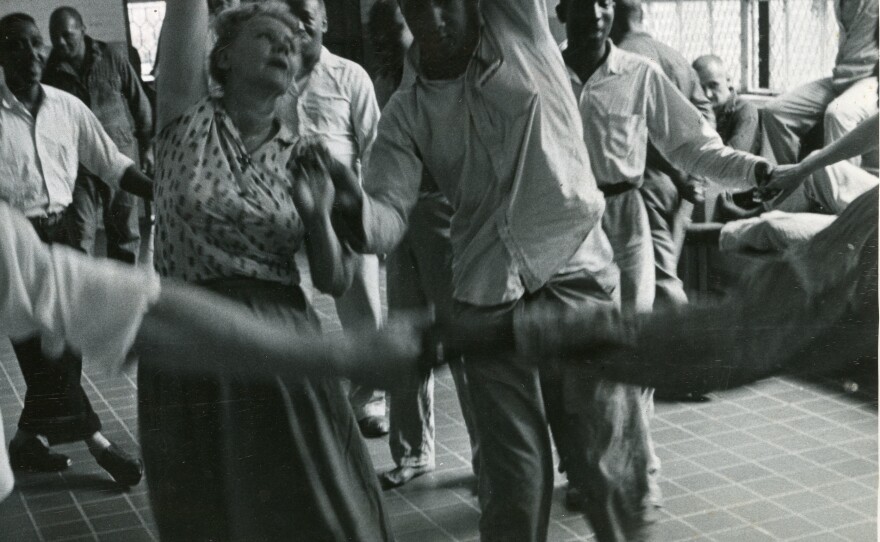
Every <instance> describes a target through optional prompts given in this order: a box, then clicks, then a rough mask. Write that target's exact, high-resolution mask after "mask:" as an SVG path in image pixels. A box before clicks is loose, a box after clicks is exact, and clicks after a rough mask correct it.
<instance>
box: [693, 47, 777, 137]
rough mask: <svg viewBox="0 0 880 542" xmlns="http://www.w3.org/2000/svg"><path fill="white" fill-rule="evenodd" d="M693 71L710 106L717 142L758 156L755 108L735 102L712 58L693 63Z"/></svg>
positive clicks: (758, 123)
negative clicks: (719, 140) (718, 136)
mask: <svg viewBox="0 0 880 542" xmlns="http://www.w3.org/2000/svg"><path fill="white" fill-rule="evenodd" d="M694 70H696V72H697V76H698V77H699V78H700V86H702V87H703V92H705V94H706V97H707V98H709V101H710V102H711V103H712V109H713V110H714V111H715V122H716V124H717V126H716V128H717V130H718V135H720V136H721V141H723V142H724V144H725V145H727V146H729V147H733V148H734V149H737V150H740V151H745V152H749V153H752V154H758V153H759V152H760V151H761V121H760V117H759V116H758V108H757V107H755V106H754V105H753V104H751V103H749V102H747V101H745V100H740V99H739V96H737V93H736V89H735V88H734V87H733V84H732V83H731V81H730V77H729V76H728V75H727V68H725V66H724V61H722V60H721V59H720V58H719V57H717V56H715V55H703V56H701V57H699V58H698V59H696V60H695V61H694Z"/></svg>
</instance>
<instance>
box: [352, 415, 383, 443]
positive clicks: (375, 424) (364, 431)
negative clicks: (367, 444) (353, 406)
mask: <svg viewBox="0 0 880 542" xmlns="http://www.w3.org/2000/svg"><path fill="white" fill-rule="evenodd" d="M358 428H360V430H361V435H363V436H364V437H365V438H379V437H384V436H385V435H387V434H388V429H389V427H388V418H386V417H385V416H367V417H366V418H361V419H360V420H358Z"/></svg>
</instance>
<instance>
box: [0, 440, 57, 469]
mask: <svg viewBox="0 0 880 542" xmlns="http://www.w3.org/2000/svg"><path fill="white" fill-rule="evenodd" d="M9 463H10V464H11V465H12V468H13V469H15V470H24V471H33V472H58V471H62V470H64V469H66V468H67V467H69V466H70V463H71V461H70V458H69V457H67V456H66V455H64V454H56V453H54V452H52V451H50V450H49V448H47V447H46V446H45V445H44V444H43V443H42V442H40V439H38V438H36V437H33V438H29V439H27V440H24V441H19V443H16V441H15V440H13V441H12V442H10V443H9Z"/></svg>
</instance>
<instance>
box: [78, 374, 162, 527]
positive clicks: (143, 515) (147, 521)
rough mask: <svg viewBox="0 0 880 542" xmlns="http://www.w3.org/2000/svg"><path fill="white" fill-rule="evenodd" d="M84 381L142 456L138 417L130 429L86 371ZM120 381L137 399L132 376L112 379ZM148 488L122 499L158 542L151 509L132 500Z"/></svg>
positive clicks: (136, 451)
mask: <svg viewBox="0 0 880 542" xmlns="http://www.w3.org/2000/svg"><path fill="white" fill-rule="evenodd" d="M83 379H84V380H85V382H86V383H87V384H88V389H89V390H90V391H91V392H92V393H94V395H96V396H97V397H99V398H100V401H101V402H102V403H103V404H106V405H107V406H108V411H109V413H110V414H111V415H112V416H113V418H114V419H115V421H117V422H118V423H119V424H120V425H122V428H123V430H124V432H125V434H127V435H128V437H129V438H130V439H131V443H129V444H128V445H127V446H126V448H127V449H128V450H130V452H131V453H137V455H140V446H139V444H138V443H139V442H140V438H139V436H138V435H137V434H136V433H137V428H136V424H137V416H135V417H134V424H133V425H134V426H135V427H133V428H132V427H129V426H130V425H132V422H131V421H126V420H124V419H123V418H121V417H120V416H119V415H118V413H117V412H116V409H115V408H113V407H112V406H111V404H110V402H109V401H108V400H107V399H106V398H105V397H104V395H103V394H102V393H101V389H100V388H99V387H98V386H97V385H96V384H95V382H94V381H93V380H92V378H91V377H90V376H89V374H88V373H87V372H85V371H84V372H83ZM119 380H123V381H124V382H126V383H127V384H128V386H127V389H128V390H129V392H130V397H136V396H137V385H136V384H135V382H134V380H132V378H131V375H130V374H124V375H122V377H114V378H113V379H112V381H119ZM90 398H91V395H90ZM129 401H130V399H129ZM135 404H137V400H136V399H135ZM107 436H108V438H110V439H111V440H114V439H113V436H111V435H109V434H108V435H107ZM131 444H134V446H136V447H137V449H133V448H132V447H131ZM146 487H147V485H146V482H142V483H141V484H139V485H138V486H136V487H134V488H132V489H131V490H130V492H131V493H123V494H122V498H124V499H125V500H126V501H127V502H128V504H129V506H130V508H131V510H133V511H134V514H135V515H136V516H137V519H138V522H139V523H140V526H141V527H142V528H143V529H144V530H146V532H147V533H148V534H149V535H150V538H151V539H152V540H155V541H158V540H159V536H158V534H156V533H155V531H156V527H155V523H154V522H153V519H152V515H151V514H150V512H149V507H147V508H146V509H145V510H139V509H138V508H137V507H136V506H135V505H134V503H132V501H131V498H130V494H139V493H144V494H146ZM74 500H76V499H75V498H74ZM84 517H86V520H87V521H88V517H87V516H85V514H84ZM126 529H127V528H126ZM126 529H119V530H120V531H121V530H126ZM112 532H113V531H108V532H107V533H105V534H112Z"/></svg>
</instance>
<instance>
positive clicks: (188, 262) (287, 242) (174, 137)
mask: <svg viewBox="0 0 880 542" xmlns="http://www.w3.org/2000/svg"><path fill="white" fill-rule="evenodd" d="M292 146H293V136H292V135H291V133H290V132H289V131H287V130H286V129H285V128H284V127H282V128H281V129H280V130H279V132H278V133H277V135H275V137H273V138H272V139H271V140H269V141H267V142H266V143H264V144H263V145H262V146H261V147H260V148H259V149H258V150H256V151H255V152H253V153H248V152H247V151H246V150H245V148H244V145H243V144H242V142H241V137H240V135H239V133H238V130H237V129H236V127H235V126H234V125H233V123H232V121H231V120H230V118H229V116H228V115H227V114H226V113H225V111H224V109H223V105H222V104H221V103H220V101H219V99H217V98H213V97H209V98H205V99H204V100H202V101H200V102H199V103H197V104H196V105H194V106H193V107H192V108H190V109H189V110H188V111H187V112H186V113H184V114H183V115H181V116H180V117H179V118H177V119H176V120H174V121H173V122H171V123H170V124H169V125H168V126H166V127H165V128H164V129H163V130H162V131H161V132H160V133H159V135H158V136H157V139H156V152H157V154H156V162H157V168H156V179H155V183H156V184H155V186H156V189H155V204H156V239H155V243H156V247H155V265H156V270H157V271H158V272H159V273H160V274H161V275H163V276H169V277H176V278H180V279H183V280H186V281H189V282H201V281H206V280H211V279H217V278H230V277H250V278H257V279H261V280H267V281H273V282H281V283H284V284H298V283H299V273H298V272H297V269H296V264H295V262H294V254H295V253H296V251H297V250H298V249H299V248H300V246H301V244H302V242H303V236H304V233H305V229H304V226H303V223H302V220H301V219H300V217H299V214H298V213H297V210H296V207H295V206H294V203H293V197H292V195H291V193H292V180H291V179H290V178H289V176H288V174H287V171H286V167H285V165H286V164H287V160H288V158H289V157H290V153H291V150H292Z"/></svg>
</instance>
